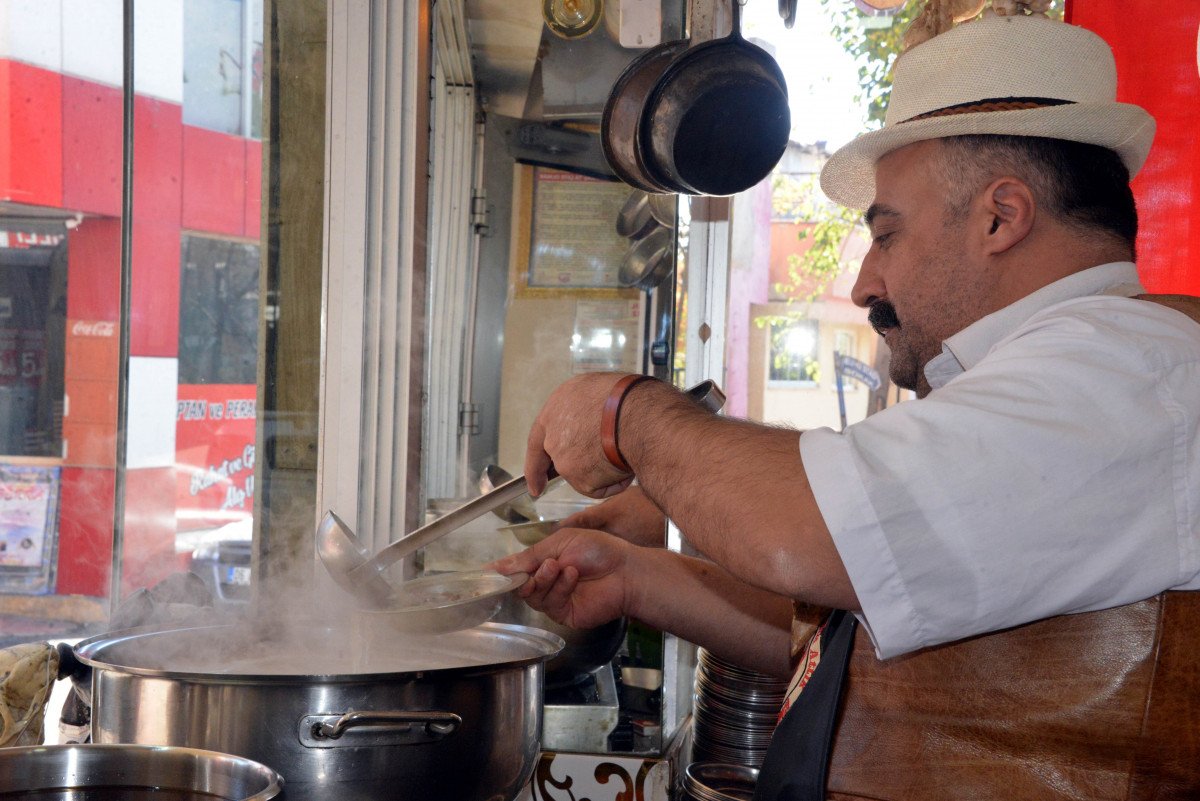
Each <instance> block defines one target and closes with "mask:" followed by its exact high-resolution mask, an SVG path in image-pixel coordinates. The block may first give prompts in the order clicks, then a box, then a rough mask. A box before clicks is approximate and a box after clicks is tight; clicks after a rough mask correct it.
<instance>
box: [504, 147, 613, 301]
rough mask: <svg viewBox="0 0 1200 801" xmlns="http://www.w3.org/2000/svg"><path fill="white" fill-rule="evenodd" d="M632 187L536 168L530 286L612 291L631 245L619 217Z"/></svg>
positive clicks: (529, 272) (530, 252) (527, 282)
mask: <svg viewBox="0 0 1200 801" xmlns="http://www.w3.org/2000/svg"><path fill="white" fill-rule="evenodd" d="M628 195H629V187H627V186H626V185H625V184H622V183H615V182H613V181H600V180H597V179H595V178H588V177H587V176H584V175H577V174H575V173H570V172H563V171H561V170H552V169H548V168H545V167H536V168H534V171H533V204H532V205H533V209H532V235H531V238H530V243H529V271H528V276H527V278H526V285H527V286H528V287H530V288H534V287H545V288H547V289H563V288H570V287H575V288H611V287H616V286H618V284H617V271H618V270H619V269H620V266H621V260H622V259H623V258H624V257H625V251H626V249H627V248H628V246H629V243H628V242H627V241H626V240H625V238H624V237H622V236H621V235H620V234H618V233H617V230H616V223H617V216H618V215H619V214H620V213H621V207H622V206H623V205H624V203H625V199H626V197H628Z"/></svg>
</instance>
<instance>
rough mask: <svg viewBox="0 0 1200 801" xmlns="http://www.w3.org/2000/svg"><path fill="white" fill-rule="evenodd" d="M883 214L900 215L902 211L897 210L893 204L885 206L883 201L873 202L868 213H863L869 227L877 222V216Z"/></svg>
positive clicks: (888, 215) (889, 215)
mask: <svg viewBox="0 0 1200 801" xmlns="http://www.w3.org/2000/svg"><path fill="white" fill-rule="evenodd" d="M881 216H887V217H899V216H900V212H898V211H896V210H895V209H893V208H892V207H891V206H884V205H883V204H881V203H872V204H871V207H870V208H869V209H867V213H866V214H864V215H863V220H865V221H866V223H867V227H871V226H872V225H874V224H875V218H877V217H881Z"/></svg>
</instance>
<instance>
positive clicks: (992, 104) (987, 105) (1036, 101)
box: [897, 97, 1075, 125]
mask: <svg viewBox="0 0 1200 801" xmlns="http://www.w3.org/2000/svg"><path fill="white" fill-rule="evenodd" d="M1074 103H1075V101H1074V100H1059V99H1058V98H1054V97H989V98H985V99H984V100H972V101H970V102H969V103H959V104H957V105H954V106H946V107H945V108H939V109H934V110H933V111H927V112H925V113H924V114H918V115H917V116H915V117H909V118H908V119H906V120H901V121H900V122H899V123H897V124H898V125H903V124H904V123H906V122H916V121H917V120H928V119H932V118H934V117H950V116H953V115H955V114H975V113H977V112H985V111H1024V110H1026V109H1032V108H1048V107H1050V106H1069V105H1072V104H1074Z"/></svg>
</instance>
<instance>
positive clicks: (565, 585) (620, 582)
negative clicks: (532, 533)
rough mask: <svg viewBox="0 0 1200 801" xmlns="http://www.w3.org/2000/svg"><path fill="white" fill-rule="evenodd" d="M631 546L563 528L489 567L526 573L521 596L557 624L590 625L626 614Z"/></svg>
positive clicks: (599, 623) (592, 534) (596, 535)
mask: <svg viewBox="0 0 1200 801" xmlns="http://www.w3.org/2000/svg"><path fill="white" fill-rule="evenodd" d="M634 550H635V549H634V547H633V546H631V545H629V544H628V543H626V542H624V541H622V540H620V539H618V538H616V537H613V536H610V535H608V534H604V533H603V532H600V531H586V530H583V529H574V528H570V529H561V530H559V531H557V532H555V533H554V534H552V535H550V536H549V537H547V538H546V539H544V540H542V541H541V542H539V543H538V544H536V545H534V546H533V547H532V548H529V549H528V550H525V551H522V552H521V553H518V554H514V555H513V556H509V557H506V558H504V559H501V560H499V561H498V562H495V563H493V564H492V565H491V568H492V569H493V570H496V571H497V572H499V573H503V574H505V575H508V574H510V573H528V574H529V581H527V582H525V584H524V585H523V586H522V587H521V588H520V589H519V590H518V591H517V594H518V596H519V597H521V598H523V599H524V600H525V602H526V603H528V604H529V605H530V606H532V607H533V608H534V609H537V610H538V611H539V612H545V613H546V614H547V615H549V616H550V617H551V618H553V619H554V620H556V621H558V622H559V623H562V624H564V625H567V626H570V627H572V628H577V629H589V628H594V627H596V626H599V625H601V624H603V623H607V622H608V621H610V620H613V619H615V618H618V617H621V616H622V615H624V614H626V612H627V609H628V605H627V595H628V589H629V588H628V586H627V584H628V582H627V578H626V576H627V560H628V557H629V555H630V553H631V552H632V551H634Z"/></svg>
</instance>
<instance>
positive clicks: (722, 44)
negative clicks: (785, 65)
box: [635, 0, 791, 195]
mask: <svg viewBox="0 0 1200 801" xmlns="http://www.w3.org/2000/svg"><path fill="white" fill-rule="evenodd" d="M732 6H733V30H732V32H731V33H730V34H729V36H727V37H725V38H723V39H715V40H713V41H709V42H705V43H703V44H699V45H696V46H695V47H691V48H688V49H687V50H685V51H683V52H682V53H681V54H680V55H678V56H677V57H676V58H674V59H673V60H672V61H671V63H670V64H669V65H668V66H667V68H666V69H665V70H663V71H662V74H661V76H660V77H659V78H658V81H657V83H656V84H655V85H654V88H653V90H652V91H651V92H650V94H649V96H648V97H647V99H646V102H645V105H644V107H643V109H642V114H641V118H640V124H639V128H638V130H637V133H636V136H635V140H636V142H637V146H638V149H639V152H640V156H641V163H642V164H643V165H644V166H645V168H646V174H647V175H648V177H649V178H650V179H651V180H652V181H653V182H654V183H655V184H657V185H659V186H664V187H667V188H668V189H669V190H671V191H675V192H679V193H683V194H690V195H732V194H736V193H738V192H741V191H743V190H745V189H749V188H750V187H752V186H754V185H755V184H757V183H758V182H759V181H761V180H762V179H763V178H765V177H766V176H767V175H768V174H769V173H770V172H771V170H772V169H773V168H774V167H775V165H776V164H777V163H778V162H779V159H780V158H781V157H782V156H783V152H784V150H785V149H786V147H787V143H788V136H789V133H790V131H791V113H790V111H789V109H788V96H787V83H786V81H785V80H784V77H783V72H782V71H781V70H780V69H779V65H778V64H777V63H776V62H775V59H773V58H772V57H771V55H770V54H769V53H767V51H765V50H763V49H762V48H761V47H758V46H757V45H753V44H751V43H750V42H747V41H746V40H745V39H743V38H742V34H741V7H740V5H739V0H733V3H732Z"/></svg>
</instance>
